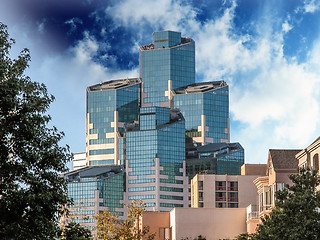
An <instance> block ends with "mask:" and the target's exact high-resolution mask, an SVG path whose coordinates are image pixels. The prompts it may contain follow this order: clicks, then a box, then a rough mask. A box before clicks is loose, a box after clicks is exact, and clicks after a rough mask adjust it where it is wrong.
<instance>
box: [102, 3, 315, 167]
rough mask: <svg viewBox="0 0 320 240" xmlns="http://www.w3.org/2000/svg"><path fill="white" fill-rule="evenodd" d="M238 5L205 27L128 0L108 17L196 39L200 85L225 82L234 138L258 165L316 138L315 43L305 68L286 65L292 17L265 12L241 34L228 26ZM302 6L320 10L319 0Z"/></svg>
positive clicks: (175, 10)
mask: <svg viewBox="0 0 320 240" xmlns="http://www.w3.org/2000/svg"><path fill="white" fill-rule="evenodd" d="M140 6H141V7H140ZM236 7H237V5H236V1H231V6H230V7H225V9H224V10H223V11H222V13H223V14H222V15H221V16H220V17H216V18H215V19H213V20H208V21H206V22H204V23H200V22H198V21H197V19H196V14H197V10H194V9H192V8H191V6H189V5H187V4H184V5H181V2H179V1H174V2H172V1H169V0H164V1H157V2H153V3H151V2H145V1H142V0H135V1H134V0H126V1H122V2H121V3H119V4H118V5H116V6H114V7H113V8H112V9H110V8H109V9H108V10H107V12H108V13H109V14H112V16H113V17H114V19H115V21H116V22H118V23H119V24H121V25H124V26H126V27H128V28H132V29H135V30H136V29H141V28H142V29H143V27H144V26H152V27H154V28H155V29H159V30H161V29H170V30H178V31H181V32H182V33H183V34H185V35H188V36H193V38H194V39H195V41H196V58H197V59H196V60H197V61H196V66H197V73H198V74H199V75H201V76H203V77H204V80H205V81H210V80H216V79H220V78H224V79H228V83H229V84H230V110H231V116H232V119H233V123H231V124H235V126H234V127H232V129H233V131H234V132H231V136H232V140H233V141H239V142H240V143H242V144H243V145H244V147H245V149H246V154H247V156H248V159H247V160H248V161H249V162H257V161H258V162H260V160H261V159H263V161H262V162H261V163H263V162H265V160H266V156H267V155H266V153H267V149H268V148H295V147H297V146H298V147H299V148H303V147H306V146H307V145H308V144H309V143H310V142H311V141H313V140H314V139H313V138H315V137H317V133H316V131H317V130H319V129H320V127H319V125H320V122H319V120H320V109H319V99H320V96H319V91H318V90H317V89H319V87H320V83H319V82H320V70H316V69H320V61H319V59H320V50H319V49H320V47H319V46H320V41H318V42H319V44H318V45H317V46H315V47H314V49H313V51H312V52H311V53H310V54H309V58H308V59H307V60H306V61H305V62H302V63H298V62H297V61H296V60H295V58H294V57H293V58H291V59H287V58H286V56H284V53H283V49H284V45H285V44H286V43H285V41H284V36H285V34H286V33H288V32H289V31H291V30H292V29H293V28H294V25H293V24H289V20H290V16H286V17H285V19H282V18H279V17H278V16H274V15H273V12H271V13H270V12H269V13H265V14H264V15H260V16H259V18H258V19H253V22H252V24H251V26H256V29H254V34H251V35H249V34H241V33H239V32H238V31H235V29H234V25H233V20H234V17H235V9H236ZM304 7H305V11H308V12H314V11H315V10H316V9H317V8H319V6H318V3H317V2H316V1H308V2H307V1H306V2H305V5H304ZM268 14H271V15H268ZM281 22H282V23H281ZM277 23H278V24H277ZM276 26H279V27H276Z"/></svg>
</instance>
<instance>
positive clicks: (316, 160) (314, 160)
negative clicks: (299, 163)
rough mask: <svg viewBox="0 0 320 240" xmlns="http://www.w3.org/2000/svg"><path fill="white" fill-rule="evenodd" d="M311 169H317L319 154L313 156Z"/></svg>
mask: <svg viewBox="0 0 320 240" xmlns="http://www.w3.org/2000/svg"><path fill="white" fill-rule="evenodd" d="M313 169H314V170H317V171H319V154H318V153H317V154H315V155H314V156H313Z"/></svg>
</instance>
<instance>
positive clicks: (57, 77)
mask: <svg viewBox="0 0 320 240" xmlns="http://www.w3.org/2000/svg"><path fill="white" fill-rule="evenodd" d="M100 45H101V44H100V43H99V42H98V41H97V40H96V39H95V38H93V37H92V36H90V35H89V34H88V33H86V34H85V35H84V38H83V39H82V40H81V41H79V42H78V43H77V44H76V45H75V46H74V47H72V48H70V49H69V51H68V52H67V53H61V54H58V53H57V54H56V55H54V56H52V55H50V56H43V58H42V62H31V66H30V71H29V73H28V74H29V75H30V76H31V78H32V79H33V80H34V81H41V82H44V83H45V84H46V85H47V87H48V90H49V92H50V93H51V94H53V95H54V96H55V97H56V101H54V102H53V104H52V105H51V107H50V114H51V115H52V116H53V124H54V125H55V126H57V127H58V129H59V130H62V131H64V132H65V134H66V137H65V138H64V140H63V141H64V142H65V143H68V144H69V145H70V147H71V151H73V152H81V151H84V150H85V116H86V94H85V93H86V87H87V86H90V85H93V84H97V83H100V82H104V81H109V80H112V79H122V78H127V77H128V78H131V77H137V76H139V71H138V69H137V68H135V69H131V70H120V69H112V68H106V67H105V66H103V65H101V64H100V63H98V62H95V61H93V57H94V56H95V55H96V54H97V51H98V48H99V46H100ZM35 51H36V50H35ZM32 52H33V51H32ZM32 52H31V54H32ZM105 57H106V58H107V57H109V58H112V56H105Z"/></svg>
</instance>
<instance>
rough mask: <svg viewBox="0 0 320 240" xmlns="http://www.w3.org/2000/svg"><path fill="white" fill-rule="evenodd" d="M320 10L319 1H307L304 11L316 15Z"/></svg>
mask: <svg viewBox="0 0 320 240" xmlns="http://www.w3.org/2000/svg"><path fill="white" fill-rule="evenodd" d="M319 9H320V1H319V0H305V1H304V6H303V10H304V12H307V13H314V12H316V11H318V10H319Z"/></svg>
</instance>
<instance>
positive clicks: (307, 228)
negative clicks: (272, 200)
mask: <svg viewBox="0 0 320 240" xmlns="http://www.w3.org/2000/svg"><path fill="white" fill-rule="evenodd" d="M290 179H291V181H292V182H293V185H292V186H289V185H286V186H285V188H284V189H283V190H282V191H278V192H277V193H276V207H275V208H274V209H273V210H272V211H271V213H270V215H268V216H266V217H265V218H263V219H262V224H261V225H259V227H258V229H257V232H256V233H255V234H251V235H250V234H244V235H242V236H239V237H238V239H239V240H240V239H252V240H267V239H268V240H269V239H286V240H291V239H292V240H294V239H310V240H313V239H320V231H319V229H320V192H318V191H317V190H316V187H317V186H318V185H319V184H320V177H319V175H318V174H317V171H315V170H309V169H299V174H297V175H291V176H290ZM240 237H242V238H240Z"/></svg>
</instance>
